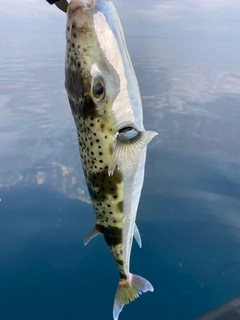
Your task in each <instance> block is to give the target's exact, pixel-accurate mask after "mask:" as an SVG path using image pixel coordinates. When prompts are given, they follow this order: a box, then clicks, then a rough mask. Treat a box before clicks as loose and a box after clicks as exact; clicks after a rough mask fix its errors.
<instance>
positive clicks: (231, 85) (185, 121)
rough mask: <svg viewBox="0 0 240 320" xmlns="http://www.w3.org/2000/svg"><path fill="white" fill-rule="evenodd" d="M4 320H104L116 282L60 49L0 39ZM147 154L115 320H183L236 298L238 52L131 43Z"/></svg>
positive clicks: (217, 44)
mask: <svg viewBox="0 0 240 320" xmlns="http://www.w3.org/2000/svg"><path fill="white" fill-rule="evenodd" d="M0 39H1V42H0V43H1V50H0V319H1V320H16V319H17V320H48V319H49V320H55V319H57V320H66V319H71V320H79V319H84V320H92V319H96V318H97V319H99V320H107V319H109V320H110V319H112V303H113V297H114V294H115V289H116V286H117V283H118V272H117V268H116V266H115V264H114V262H113V260H112V258H111V256H110V254H109V252H108V249H107V247H106V245H105V243H104V240H103V238H101V237H99V238H96V239H94V240H93V241H92V242H91V243H90V244H89V245H88V246H87V247H84V245H83V239H84V237H85V236H86V234H87V233H88V232H89V231H90V229H91V228H92V227H93V225H94V222H95V218H94V214H93V210H92V207H91V205H90V204H89V196H88V193H87V188H86V185H85V181H84V178H83V173H82V168H81V163H80V157H79V151H78V146H77V137H76V131H75V125H74V122H73V119H72V115H71V111H70V108H69V105H68V101H67V96H66V93H65V89H64V51H65V43H64V41H65V36H64V34H61V33H55V34H54V33H52V34H41V33H31V32H28V33H21V32H14V33H12V32H5V33H4V32H1V33H0ZM127 42H128V47H129V51H130V55H131V57H132V61H133V64H134V67H135V71H136V74H137V77H138V80H139V85H140V90H141V95H142V100H143V106H144V123H145V127H146V129H148V130H154V131H157V132H158V133H159V135H158V136H157V137H156V138H155V139H154V140H153V141H152V142H151V144H150V145H149V148H148V154H147V163H146V176H145V183H144V187H143V191H142V197H141V201H140V205H139V210H138V216H137V223H138V227H139V230H140V233H141V235H142V241H143V248H142V249H141V250H140V249H139V248H138V247H137V245H136V243H134V245H133V249H132V255H131V271H132V272H134V273H136V274H139V275H141V276H144V277H146V278H147V279H148V280H149V281H151V283H152V284H153V286H154V288H155V292H154V293H148V294H144V295H143V296H141V297H140V298H139V299H138V300H137V301H136V302H134V303H131V304H130V305H128V306H126V307H125V308H124V310H123V312H122V314H121V315H120V319H122V320H133V319H138V320H145V319H148V320H156V319H161V320H176V319H178V320H191V319H193V318H195V317H197V316H198V315H200V314H202V313H203V312H206V311H207V310H209V309H212V308H214V307H216V306H218V305H219V304H221V303H224V302H225V301H227V300H230V299H232V298H235V297H236V296H239V295H240V146H239V140H240V60H239V43H237V42H224V41H222V42H221V41H210V40H209V41H204V40H201V41H200V40H198V39H192V40H186V39H154V38H152V39H149V38H148V39H147V38H134V37H133V38H127Z"/></svg>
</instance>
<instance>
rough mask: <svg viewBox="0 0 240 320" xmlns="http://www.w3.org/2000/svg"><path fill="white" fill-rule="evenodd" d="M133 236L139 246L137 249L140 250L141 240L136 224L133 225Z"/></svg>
mask: <svg viewBox="0 0 240 320" xmlns="http://www.w3.org/2000/svg"><path fill="white" fill-rule="evenodd" d="M133 235H134V238H135V240H136V241H137V244H138V245H139V248H142V239H141V235H140V233H139V230H138V227H137V225H136V223H135V225H134V234H133Z"/></svg>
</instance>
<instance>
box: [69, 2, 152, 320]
mask: <svg viewBox="0 0 240 320" xmlns="http://www.w3.org/2000/svg"><path fill="white" fill-rule="evenodd" d="M65 88H66V91H67V95H68V100H69V104H70V107H71V110H72V114H73V118H74V121H75V125H76V129H77V135H78V144H79V150H80V156H81V161H82V168H83V171H84V175H85V179H86V183H87V186H88V190H89V194H90V197H91V202H92V206H93V210H94V212H95V215H96V224H95V226H94V228H93V229H92V230H91V231H90V233H89V234H88V235H87V236H86V238H85V240H84V244H85V245H87V244H88V243H89V241H91V240H92V239H93V238H94V237H96V236H97V235H100V234H102V235H103V236H104V239H105V242H106V244H107V246H108V248H109V250H110V253H111V255H112V257H113V259H114V261H115V263H116V265H117V268H118V271H119V275H120V278H119V283H118V287H117V290H116V293H115V298H114V303H113V319H114V320H117V319H118V317H119V314H120V312H121V311H122V309H123V307H124V305H126V304H128V303H129V302H131V301H133V300H135V299H136V298H137V297H138V296H139V295H140V294H141V293H143V292H147V291H153V290H154V289H153V286H152V285H151V283H150V282H149V281H148V280H146V279H144V278H142V277H140V276H138V275H135V274H132V273H131V272H130V255H131V248H132V242H133V237H135V238H136V240H137V242H138V244H139V246H140V247H141V236H140V233H139V230H138V228H137V226H136V223H135V220H136V214H137V208H138V203H139V200H140V195H141V190H142V186H143V179H144V170H145V160H146V149H147V145H148V143H149V142H150V141H151V140H152V139H153V138H154V137H155V136H156V135H157V133H156V132H152V131H146V130H145V129H144V125H143V111H142V102H141V96H140V91H139V86H138V82H137V78H136V75H135V72H134V69H133V66H132V62H131V59H130V56H129V53H128V50H127V47H126V42H125V37H124V33H123V29H122V26H121V22H120V19H119V16H118V13H117V10H116V8H115V6H114V4H113V3H112V2H111V1H110V0H88V1H82V0H71V2H70V3H69V5H68V9H67V24H66V58H65Z"/></svg>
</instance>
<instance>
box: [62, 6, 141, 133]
mask: <svg viewBox="0 0 240 320" xmlns="http://www.w3.org/2000/svg"><path fill="white" fill-rule="evenodd" d="M67 15H68V19H67V27H66V28H67V30H66V35H67V50H66V89H67V92H68V96H69V97H70V104H71V107H72V111H73V113H76V112H78V113H79V112H81V113H82V114H83V115H87V114H90V115H92V116H102V115H104V114H108V115H110V116H112V118H113V120H114V121H115V122H116V130H115V131H116V132H118V130H120V129H122V128H124V127H134V128H135V129H137V130H140V131H141V130H144V127H143V121H142V103H141V97H140V92H139V88H138V83H137V79H136V76H135V73H134V70H133V67H132V63H131V59H130V57H129V54H128V51H127V47H126V43H125V38H124V34H123V30H122V26H121V23H120V19H119V17H118V14H117V11H116V9H115V7H114V5H113V3H112V2H111V1H109V0H89V1H87V2H83V1H82V0H72V1H71V2H70V4H69V6H68V12H67Z"/></svg>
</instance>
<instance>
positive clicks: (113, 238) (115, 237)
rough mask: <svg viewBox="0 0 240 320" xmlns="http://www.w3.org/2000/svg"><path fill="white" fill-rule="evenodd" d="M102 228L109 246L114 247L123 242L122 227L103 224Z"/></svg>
mask: <svg viewBox="0 0 240 320" xmlns="http://www.w3.org/2000/svg"><path fill="white" fill-rule="evenodd" d="M101 230H102V232H103V235H104V239H105V241H106V243H107V245H108V246H110V247H112V246H116V245H118V244H121V243H122V229H120V228H117V227H104V226H101Z"/></svg>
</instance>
